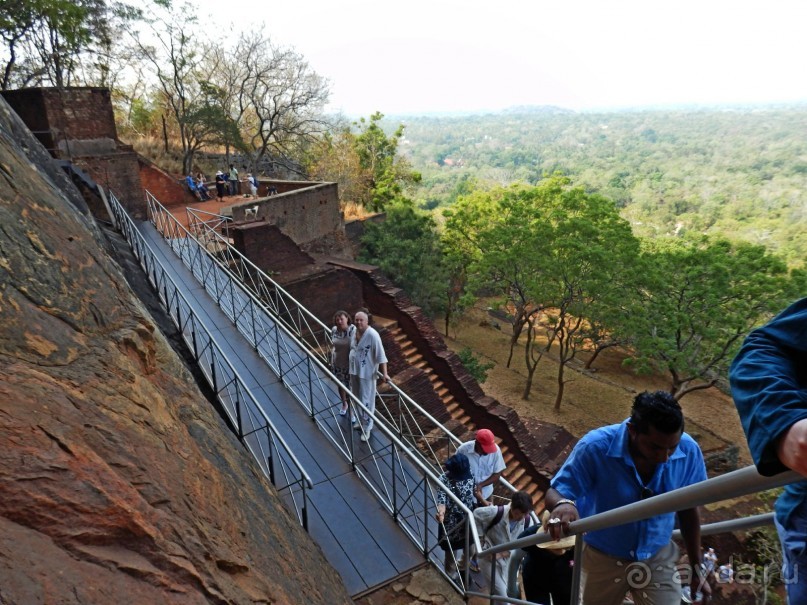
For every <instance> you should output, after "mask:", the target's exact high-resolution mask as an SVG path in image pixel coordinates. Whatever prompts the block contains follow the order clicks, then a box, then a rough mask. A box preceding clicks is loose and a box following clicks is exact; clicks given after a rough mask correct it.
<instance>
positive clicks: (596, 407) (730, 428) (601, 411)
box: [446, 309, 751, 465]
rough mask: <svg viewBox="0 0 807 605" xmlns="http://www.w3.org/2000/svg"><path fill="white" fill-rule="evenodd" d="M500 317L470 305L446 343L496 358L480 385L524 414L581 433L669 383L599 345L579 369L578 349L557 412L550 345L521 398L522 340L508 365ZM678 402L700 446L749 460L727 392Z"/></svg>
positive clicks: (506, 332) (620, 416) (615, 418)
mask: <svg viewBox="0 0 807 605" xmlns="http://www.w3.org/2000/svg"><path fill="white" fill-rule="evenodd" d="M499 323H500V324H501V329H500V330H499V329H496V328H494V327H493V326H492V325H491V318H490V317H488V315H487V313H485V312H484V311H482V310H480V309H473V310H471V311H470V312H469V313H468V314H467V315H466V317H465V318H464V319H463V320H462V322H461V325H460V326H458V330H457V334H456V337H455V338H446V344H448V346H449V347H450V348H451V349H452V350H454V351H458V350H459V349H461V348H463V347H469V348H471V349H472V350H473V351H475V352H477V354H479V355H482V356H483V357H485V358H486V359H487V360H490V361H493V362H495V363H496V366H495V367H494V368H493V369H492V370H490V371H489V372H488V379H487V381H486V382H485V384H484V385H482V388H483V389H484V390H485V392H486V393H487V394H488V395H490V396H491V397H495V398H496V399H498V400H499V401H501V402H502V403H504V404H506V405H508V406H510V407H512V408H514V409H515V410H516V411H518V413H519V414H521V415H522V416H524V417H531V418H536V419H538V420H542V421H545V422H551V423H554V424H558V425H561V426H563V427H565V428H566V429H567V430H568V431H569V432H570V433H572V434H573V435H575V436H576V437H580V436H582V435H583V434H585V433H586V432H587V431H589V430H591V429H593V428H596V427H598V426H602V425H605V424H613V423H616V422H621V421H622V420H624V419H625V418H626V417H627V416H628V414H629V412H630V405H631V402H632V400H633V397H634V395H635V394H636V393H639V392H641V391H645V390H666V389H667V388H668V384H667V380H666V378H665V377H663V376H637V375H636V374H634V373H633V372H631V371H630V370H628V369H626V368H624V367H623V366H622V361H623V360H624V358H625V354H624V352H621V351H619V350H613V349H611V350H606V351H604V352H603V353H602V354H601V355H600V356H599V358H598V359H597V361H596V362H595V364H594V366H595V370H596V371H593V372H592V371H585V370H584V369H583V365H584V364H585V361H586V360H587V359H588V353H582V354H578V359H575V360H574V361H573V362H572V363H571V365H570V366H568V367H567V371H566V391H565V396H564V399H563V403H562V404H561V409H560V411H557V412H556V411H555V410H554V402H555V393H556V386H557V367H558V364H557V361H556V357H555V353H554V351H550V353H549V354H548V355H544V358H543V359H542V360H541V362H540V363H539V365H538V369H537V371H536V373H535V379H534V382H533V387H532V393H531V396H530V399H529V400H528V401H525V400H524V399H522V394H523V391H524V385H525V383H526V376H527V373H526V369H525V368H526V366H525V362H524V347H523V344H522V345H520V346H518V347H516V350H515V352H514V355H513V362H512V364H511V367H510V368H509V369H508V368H506V367H505V363H506V362H507V356H508V354H509V350H510V333H511V332H510V325H509V324H506V323H504V322H499ZM452 335H453V334H452ZM681 407H682V408H683V409H684V414H685V416H686V419H687V428H686V430H687V432H688V433H690V434H691V435H693V436H694V437H696V438H697V439H698V440H699V442H700V444H701V447H702V448H703V449H704V450H711V449H714V448H718V447H724V446H725V445H727V444H733V443H736V444H738V445H739V446H740V463H741V464H743V465H744V464H750V461H751V457H750V455H749V452H748V448H747V445H746V440H745V435H744V433H743V431H742V427H741V425H740V420H739V417H738V415H737V411H736V410H735V408H734V404H733V403H732V401H731V398H730V397H729V396H728V395H726V394H724V393H722V392H720V391H718V390H717V389H708V390H705V391H696V392H694V393H691V394H689V395H686V396H685V397H683V398H682V400H681Z"/></svg>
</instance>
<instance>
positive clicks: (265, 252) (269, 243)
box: [230, 221, 314, 275]
mask: <svg viewBox="0 0 807 605" xmlns="http://www.w3.org/2000/svg"><path fill="white" fill-rule="evenodd" d="M230 235H231V236H232V238H233V246H234V247H235V249H236V250H238V251H239V252H240V253H241V254H243V255H244V256H245V257H247V258H248V259H249V260H251V261H252V262H253V263H255V265H256V266H257V267H258V268H260V269H262V270H263V271H265V272H266V273H269V274H270V275H271V274H272V273H284V272H290V271H292V270H294V269H297V268H299V267H301V266H304V265H313V264H314V259H313V258H311V257H310V256H309V255H308V254H306V253H305V252H303V251H302V250H300V248H299V246H297V244H295V243H294V242H293V241H292V240H291V238H289V237H288V236H287V235H285V234H284V233H282V232H281V231H280V230H279V229H278V228H277V227H276V226H274V225H270V224H268V223H266V222H265V221H256V222H252V223H241V224H236V225H233V226H232V227H230Z"/></svg>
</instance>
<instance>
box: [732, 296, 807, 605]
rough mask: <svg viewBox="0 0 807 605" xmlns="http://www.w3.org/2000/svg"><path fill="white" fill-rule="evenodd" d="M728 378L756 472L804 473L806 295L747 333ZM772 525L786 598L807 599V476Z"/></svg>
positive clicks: (781, 502)
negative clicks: (780, 556)
mask: <svg viewBox="0 0 807 605" xmlns="http://www.w3.org/2000/svg"><path fill="white" fill-rule="evenodd" d="M729 379H730V381H731V394H732V396H733V397H734V403H735V405H736V406H737V411H738V412H739V413H740V419H741V420H742V423H743V429H745V434H746V436H747V437H748V447H749V449H750V450H751V456H752V457H753V458H754V462H755V464H756V465H757V470H758V471H759V472H760V474H762V475H767V476H770V475H776V474H778V473H781V472H782V471H785V470H787V469H792V470H794V471H796V472H797V473H800V474H802V475H804V476H807V298H804V299H802V300H800V301H798V302H797V303H794V304H793V305H791V306H790V307H788V308H787V309H785V310H784V311H782V313H780V314H779V315H778V316H777V317H775V318H774V319H772V320H771V321H770V322H769V323H768V324H767V325H765V326H763V327H761V328H758V329H757V330H754V331H753V332H751V333H750V334H749V335H748V337H747V338H746V339H745V342H744V343H743V346H742V347H741V348H740V352H739V353H738V354H737V357H735V359H734V361H733V362H732V364H731V370H730V372H729ZM776 529H777V530H778V531H779V539H780V540H781V542H782V551H783V554H784V557H783V569H782V576H783V577H784V580H785V584H787V597H788V602H789V603H791V605H796V604H797V603H807V551H806V550H805V547H807V481H800V482H798V483H794V484H791V485H788V486H787V487H786V488H785V490H784V492H783V493H782V495H781V497H780V498H779V499H778V500H777V501H776Z"/></svg>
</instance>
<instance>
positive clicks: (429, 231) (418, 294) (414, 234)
mask: <svg viewBox="0 0 807 605" xmlns="http://www.w3.org/2000/svg"><path fill="white" fill-rule="evenodd" d="M361 243H362V248H361V252H360V253H359V260H361V261H363V262H366V263H370V264H373V265H377V266H378V267H379V268H380V269H381V270H382V271H383V272H384V273H385V274H386V275H387V276H388V277H389V278H390V279H391V280H392V281H393V282H395V284H396V285H398V286H400V287H401V288H403V289H404V290H406V291H407V293H408V294H409V295H410V296H411V297H412V300H413V301H414V302H415V303H416V304H418V305H419V306H420V307H421V308H422V309H423V310H424V312H426V313H427V314H429V315H432V316H433V315H435V314H437V313H439V312H440V311H441V310H442V306H443V304H444V298H443V297H444V293H445V291H446V289H447V285H446V284H447V282H448V275H447V272H446V270H445V266H444V264H443V254H442V250H441V248H440V237H439V234H438V233H437V228H436V225H435V222H434V219H433V218H432V217H431V216H430V215H429V214H427V213H425V212H423V211H421V210H418V209H416V208H415V207H414V206H413V205H412V203H411V202H402V201H397V202H394V203H393V204H390V205H389V206H388V208H387V213H386V219H385V220H384V221H383V222H380V223H368V224H367V230H366V232H365V234H364V236H363V237H362V240H361Z"/></svg>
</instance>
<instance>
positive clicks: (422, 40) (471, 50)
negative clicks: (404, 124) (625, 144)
mask: <svg viewBox="0 0 807 605" xmlns="http://www.w3.org/2000/svg"><path fill="white" fill-rule="evenodd" d="M195 5H196V6H198V9H197V10H198V12H197V14H198V15H199V16H200V17H203V16H204V15H206V14H213V13H214V12H215V13H216V14H217V16H216V18H215V20H216V21H225V22H226V21H231V22H232V23H233V24H234V26H235V28H236V29H239V28H245V27H255V24H256V23H261V22H263V23H264V24H265V32H266V33H267V34H268V35H269V36H270V38H271V39H272V40H273V41H274V42H275V43H279V44H281V45H284V46H291V47H294V48H295V49H296V50H297V51H298V52H299V53H301V54H302V55H303V56H304V57H305V58H306V59H307V60H308V62H309V64H310V65H311V67H312V68H313V69H314V70H315V71H316V72H317V73H319V74H320V75H322V76H324V77H326V78H327V79H328V80H329V82H330V90H331V96H330V105H329V108H328V109H329V110H330V111H333V112H342V113H344V114H346V115H347V116H350V117H356V116H366V115H369V114H370V113H372V112H374V111H381V112H382V113H384V114H386V115H406V114H426V113H454V112H466V113H470V112H480V111H495V110H500V109H505V108H508V107H513V106H519V105H554V106H559V107H564V108H568V109H574V110H602V109H623V108H640V107H648V106H676V105H722V104H757V103H782V102H807V77H805V72H806V71H807V34H805V25H806V24H807V0H765V1H764V2H762V1H756V0H754V1H746V0H733V1H724V0H697V1H695V0H676V1H675V2H668V1H664V0H612V1H611V2H604V1H603V0H553V1H552V2H548V1H547V0H485V1H484V2H483V1H480V0H464V1H457V0H398V1H396V2H390V1H389V0H373V1H370V0H339V1H333V0H329V1H327V2H326V1H324V0H296V1H294V2H272V3H268V2H261V3H258V2H257V1H256V0H227V2H226V3H222V2H220V1H219V0H197V1H196V2H195ZM222 13H224V14H223V15H222Z"/></svg>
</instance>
